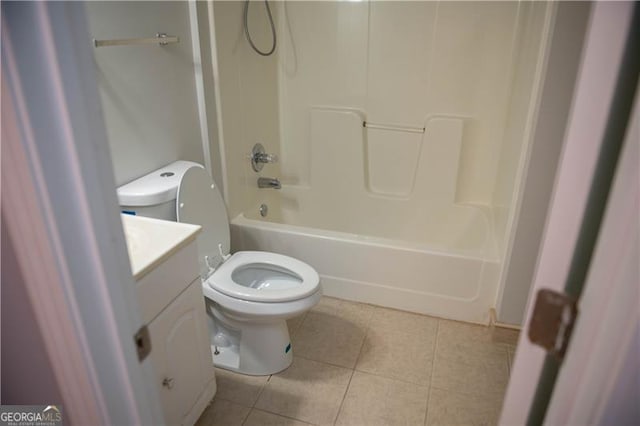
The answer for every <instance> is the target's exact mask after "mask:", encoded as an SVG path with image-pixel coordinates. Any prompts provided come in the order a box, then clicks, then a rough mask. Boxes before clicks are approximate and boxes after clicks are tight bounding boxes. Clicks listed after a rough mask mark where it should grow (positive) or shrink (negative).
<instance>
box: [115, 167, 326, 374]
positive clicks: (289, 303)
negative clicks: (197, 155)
mask: <svg viewBox="0 0 640 426" xmlns="http://www.w3.org/2000/svg"><path fill="white" fill-rule="evenodd" d="M118 200H119V202H120V205H121V207H122V211H123V213H128V214H136V215H141V216H148V217H154V218H158V219H164V220H174V221H176V220H177V221H178V222H185V223H192V224H197V225H200V226H202V232H201V233H200V235H199V236H198V253H199V264H200V276H201V278H202V290H203V293H204V296H205V304H206V309H207V314H208V318H209V330H210V332H211V352H212V357H213V363H214V364H215V365H216V366H217V367H221V368H224V369H227V370H232V371H236V372H238V373H243V374H249V375H269V374H274V373H277V372H279V371H282V370H284V369H285V368H287V367H288V366H289V365H291V362H292V361H293V348H292V347H291V341H290V338H289V330H288V328H287V323H286V320H287V319H289V318H292V317H295V316H297V315H300V314H301V313H303V312H305V311H307V310H309V309H311V308H312V307H313V306H314V305H315V304H317V303H318V301H319V300H320V297H321V296H322V289H321V286H320V278H319V276H318V273H317V272H316V271H315V270H314V269H313V268H312V267H311V266H309V265H308V264H306V263H304V262H301V261H299V260H297V259H294V258H292V257H289V256H284V255H280V254H276V253H269V252H262V251H241V252H237V253H235V254H230V232H229V219H228V216H227V210H226V206H225V204H224V200H223V199H222V196H221V195H220V192H219V191H218V189H217V187H216V185H215V184H214V183H213V180H212V179H211V177H210V176H209V174H208V173H207V171H206V170H205V169H204V167H202V166H201V165H200V164H197V163H193V162H190V161H176V162H174V163H172V164H169V165H168V166H166V167H163V168H162V169H160V170H156V171H155V172H152V173H149V174H148V175H146V176H143V177H141V178H139V179H136V180H134V181H133V182H130V183H128V184H126V185H123V186H121V187H119V188H118Z"/></svg>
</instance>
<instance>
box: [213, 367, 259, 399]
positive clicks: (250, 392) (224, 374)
mask: <svg viewBox="0 0 640 426" xmlns="http://www.w3.org/2000/svg"><path fill="white" fill-rule="evenodd" d="M268 379H269V376H248V375H245V374H238V373H234V372H232V371H229V370H223V369H221V368H216V383H217V385H218V386H217V391H216V399H225V400H227V401H231V402H235V403H237V404H241V405H244V406H247V407H253V404H255V403H256V400H257V399H258V395H260V391H261V390H262V388H263V387H264V386H265V385H266V384H267V380H268Z"/></svg>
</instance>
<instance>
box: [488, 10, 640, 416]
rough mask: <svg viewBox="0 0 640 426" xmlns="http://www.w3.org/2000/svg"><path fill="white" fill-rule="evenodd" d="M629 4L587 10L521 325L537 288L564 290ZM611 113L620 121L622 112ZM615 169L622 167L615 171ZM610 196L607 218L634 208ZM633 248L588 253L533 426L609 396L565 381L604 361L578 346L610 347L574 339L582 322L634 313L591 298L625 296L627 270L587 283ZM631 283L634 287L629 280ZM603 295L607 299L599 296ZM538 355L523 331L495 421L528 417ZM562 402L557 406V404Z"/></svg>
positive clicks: (590, 379)
mask: <svg viewBox="0 0 640 426" xmlns="http://www.w3.org/2000/svg"><path fill="white" fill-rule="evenodd" d="M633 9H634V3H632V2H628V3H625V2H620V3H607V2H598V3H596V4H594V6H593V8H592V11H591V16H590V22H589V25H588V27H587V34H586V39H585V45H584V48H583V52H582V61H581V62H582V63H581V66H580V71H579V74H578V80H577V84H576V90H575V93H574V99H573V104H572V110H571V113H570V118H569V122H568V128H567V132H566V134H565V141H564V147H563V152H562V156H561V160H560V167H559V169H558V174H557V177H556V182H555V186H554V192H553V196H552V202H551V204H550V209H549V212H548V215H547V221H546V226H545V231H544V236H543V242H542V249H541V251H540V254H539V257H538V261H537V267H536V272H535V276H534V279H533V284H532V286H531V290H530V293H529V300H528V302H527V313H526V322H525V324H529V323H530V320H531V314H532V312H531V311H532V305H533V303H534V301H535V295H536V293H537V292H538V290H540V289H542V288H547V289H552V290H555V291H558V292H564V290H565V283H566V280H567V277H568V274H569V270H570V265H571V262H572V258H573V255H574V251H575V250H576V243H577V241H578V237H579V232H580V226H581V224H582V219H583V217H584V215H585V211H586V207H587V200H588V197H589V193H590V191H591V189H592V181H593V178H594V175H595V174H596V165H597V162H598V159H599V156H600V153H601V148H602V146H603V140H604V135H605V132H606V129H607V125H608V121H609V118H610V112H611V110H612V101H613V99H614V94H615V90H616V84H617V82H618V78H619V72H620V69H621V65H622V63H623V59H624V52H625V47H626V45H627V41H628V39H629V36H630V34H631V29H632V25H631V19H632V16H633ZM618 118H619V119H624V120H626V119H627V117H618ZM636 119H637V118H636ZM636 142H637V141H636ZM627 145H629V144H627ZM631 145H633V144H631ZM625 149H626V150H627V151H628V150H630V149H631V150H633V147H631V148H630V147H629V146H627V147H625ZM630 152H633V151H630ZM636 152H637V151H636ZM622 166H624V167H626V168H627V169H625V170H623V169H622ZM637 167H638V165H637V162H635V163H634V162H629V161H626V162H623V164H622V165H621V166H620V167H619V168H618V174H619V175H624V174H631V175H633V173H636V176H637ZM634 170H635V172H634ZM618 177H619V179H618V182H617V183H616V184H617V185H625V184H626V185H628V187H625V188H623V189H617V188H615V189H614V192H615V191H618V192H619V191H621V190H622V191H625V192H626V193H627V194H628V191H629V190H632V191H633V190H635V193H636V194H637V191H638V186H637V180H636V181H635V184H632V183H631V180H632V179H629V178H628V177H627V178H620V176H618ZM620 182H622V183H620ZM634 185H635V186H634ZM610 201H611V203H610V204H609V205H608V209H609V212H608V213H607V215H608V218H611V217H617V216H619V215H621V217H626V215H628V214H629V209H632V208H634V204H633V202H631V203H629V202H627V203H620V199H619V197H618V198H616V197H611V198H610ZM615 201H618V203H615ZM635 207H636V208H637V204H635ZM607 220H611V219H607ZM625 224H627V225H629V222H628V221H627V222H625ZM636 231H637V223H636ZM615 232H619V230H616V229H614V228H612V227H611V225H609V226H607V223H605V224H604V226H603V227H601V228H600V237H599V241H600V242H599V244H601V243H602V244H604V243H605V242H607V241H610V238H611V235H612V234H613V233H615ZM627 233H628V235H629V236H630V238H632V239H633V238H636V244H637V237H638V234H637V232H628V229H627ZM633 247H634V245H633V243H632V242H630V243H628V244H626V245H625V246H624V247H622V249H620V248H618V249H617V250H614V251H610V252H609V253H606V252H605V253H603V252H602V249H600V248H599V249H598V250H597V251H596V255H597V256H596V257H594V258H592V262H591V263H590V269H591V270H590V275H589V278H588V280H587V282H586V290H585V293H584V295H583V298H582V299H581V303H580V306H579V309H580V313H579V316H578V319H577V322H576V329H575V330H576V331H575V332H576V335H575V336H574V341H573V342H572V344H571V346H569V350H568V352H567V354H566V357H565V360H564V363H563V365H562V368H561V370H560V374H559V376H558V378H559V380H558V382H557V383H556V385H557V386H556V388H555V390H554V391H553V393H551V389H549V390H548V393H547V396H550V397H551V402H550V405H549V410H547V411H546V415H547V416H548V417H546V418H545V417H544V415H545V413H544V412H543V413H539V414H540V415H541V416H542V417H538V418H539V420H540V421H539V422H538V421H535V422H533V424H537V423H540V422H542V419H544V422H545V423H546V422H548V423H549V424H556V423H557V424H566V422H563V421H562V420H560V419H577V418H584V417H583V416H584V413H591V415H593V416H596V415H597V413H595V412H593V411H592V407H590V406H589V404H591V405H593V404H594V403H595V402H598V401H599V402H602V401H607V400H609V398H610V395H611V393H607V392H612V388H611V387H610V388H608V389H603V390H600V391H601V393H599V394H598V395H597V397H595V396H594V395H593V389H591V390H590V392H591V394H590V398H591V399H589V398H588V397H587V396H586V395H584V397H580V398H578V397H577V395H578V392H576V389H575V388H574V387H572V386H567V384H568V383H573V384H574V385H575V383H576V379H577V378H578V377H580V379H579V381H580V382H581V383H583V384H587V383H591V384H593V383H596V382H597V381H596V379H597V377H599V376H600V375H601V373H602V370H601V367H603V366H604V365H603V364H598V363H597V362H596V361H594V362H591V363H589V362H584V359H583V356H582V354H584V351H586V352H587V353H589V354H596V356H595V357H590V358H591V359H593V360H596V359H598V360H602V357H601V355H602V354H603V353H604V351H606V352H607V353H610V351H611V347H609V346H606V347H603V346H598V344H599V343H602V340H601V339H600V340H599V339H597V338H592V339H586V340H583V339H584V335H583V337H582V338H580V337H579V336H580V332H581V330H582V332H583V333H584V327H585V324H589V323H592V322H593V320H594V318H599V321H602V322H603V323H602V324H606V323H607V321H611V320H612V319H614V318H615V317H616V316H618V315H620V312H621V310H624V309H631V311H627V312H625V313H626V314H630V315H631V316H632V317H633V316H634V315H635V316H636V318H637V299H636V300H635V301H634V302H635V303H631V304H627V305H625V306H616V305H615V304H614V303H608V304H606V305H604V306H603V305H602V304H600V303H597V301H598V298H600V297H603V296H604V295H606V294H608V293H612V292H616V291H621V292H622V293H624V292H625V291H626V292H627V293H626V294H628V292H629V291H632V290H633V285H634V283H632V282H629V281H628V278H629V276H628V275H626V276H625V275H624V274H623V275H621V277H623V279H621V280H619V281H617V282H615V283H613V285H614V286H616V287H615V289H614V288H612V286H611V284H609V283H602V282H596V281H594V280H593V277H596V276H598V274H599V272H598V271H600V270H602V268H603V267H608V268H609V269H610V270H611V268H612V267H613V268H618V269H617V272H619V273H622V272H624V271H623V269H622V268H626V267H627V266H626V265H625V264H622V263H615V266H612V265H611V259H613V258H625V256H628V255H629V254H630V253H632V252H633V250H634V248H633ZM598 254H599V256H598ZM607 257H608V259H607ZM635 285H637V282H636V283H635ZM629 287H631V288H629ZM616 294H617V293H616ZM606 299H609V298H608V297H607V298H606ZM600 300H602V299H600ZM634 310H635V311H634ZM600 331H602V330H600ZM609 332H610V331H609ZM625 333H627V334H628V333H629V331H628V329H627V328H625V329H624V330H622V333H621V334H625ZM601 337H602V336H601ZM620 345H622V348H623V349H624V345H625V342H624V341H620ZM573 346H575V347H581V348H582V354H581V353H576V349H574V348H573ZM545 357H546V352H545V351H544V350H543V349H542V348H541V347H539V346H535V345H533V344H532V343H531V342H530V341H529V338H528V336H527V331H526V328H525V331H524V332H523V333H521V335H520V338H519V342H518V348H517V352H516V357H515V362H514V367H513V370H512V373H511V379H510V382H509V385H508V388H507V394H506V397H505V401H504V404H503V409H502V415H501V419H500V423H501V424H525V423H527V422H528V421H530V420H531V418H530V417H529V414H530V409H531V408H532V407H533V404H534V398H535V396H536V390H537V388H538V386H539V383H538V382H539V380H538V379H539V378H540V377H541V373H542V371H543V365H544V363H545ZM622 365H623V364H622V363H618V364H616V365H609V366H607V368H606V370H605V371H607V373H608V374H611V375H612V376H616V373H617V371H616V370H615V369H616V368H620V367H621V366H622ZM597 367H600V368H597ZM570 394H573V395H574V397H571V396H570ZM569 400H571V401H572V403H571V404H569V403H567V402H568V401H569ZM587 401H590V402H587ZM562 402H565V403H564V404H563V403H562ZM603 412H604V411H602V412H601V413H603ZM591 420H593V417H591ZM558 421H559V422H558ZM589 423H592V421H589Z"/></svg>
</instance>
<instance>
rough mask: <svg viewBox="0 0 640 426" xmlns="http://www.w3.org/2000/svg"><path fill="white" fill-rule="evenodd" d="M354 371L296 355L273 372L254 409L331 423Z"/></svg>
mask: <svg viewBox="0 0 640 426" xmlns="http://www.w3.org/2000/svg"><path fill="white" fill-rule="evenodd" d="M351 374H352V370H349V369H346V368H341V367H336V366H332V365H328V364H324V363H320V362H316V361H311V360H307V359H304V358H299V357H294V360H293V364H292V365H291V366H290V367H289V368H288V369H286V370H285V371H283V372H281V373H278V374H274V375H273V376H271V379H270V380H269V382H268V383H267V386H266V387H265V389H264V390H263V391H262V393H261V394H260V397H259V398H258V402H257V403H256V405H255V408H258V409H262V410H265V411H269V412H271V413H275V414H280V415H283V416H286V417H291V418H294V419H298V420H302V421H305V422H309V423H313V424H317V425H324V424H332V423H333V422H334V420H335V418H336V416H337V415H338V410H339V409H340V403H341V402H342V398H343V396H344V394H345V392H346V390H347V386H348V384H349V379H350V378H351Z"/></svg>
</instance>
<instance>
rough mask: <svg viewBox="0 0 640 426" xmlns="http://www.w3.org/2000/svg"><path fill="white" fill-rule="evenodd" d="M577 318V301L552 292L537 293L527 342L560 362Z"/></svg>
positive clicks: (542, 291) (547, 290)
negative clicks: (540, 348) (541, 348)
mask: <svg viewBox="0 0 640 426" xmlns="http://www.w3.org/2000/svg"><path fill="white" fill-rule="evenodd" d="M577 316H578V301H577V299H575V298H574V297H571V296H568V295H566V294H564V293H559V292H557V291H554V290H549V289H542V290H540V291H538V294H537V296H536V303H535V305H534V307H533V314H532V315H531V322H530V323H529V331H528V333H529V340H531V342H533V343H535V344H536V345H539V346H542V347H543V348H544V349H545V350H546V351H547V352H548V353H549V354H550V355H552V356H554V357H555V358H556V359H558V360H559V361H562V359H563V358H564V354H565V352H566V350H567V346H568V345H569V339H570V338H571V331H572V330H573V325H574V324H575V321H576V317H577Z"/></svg>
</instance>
